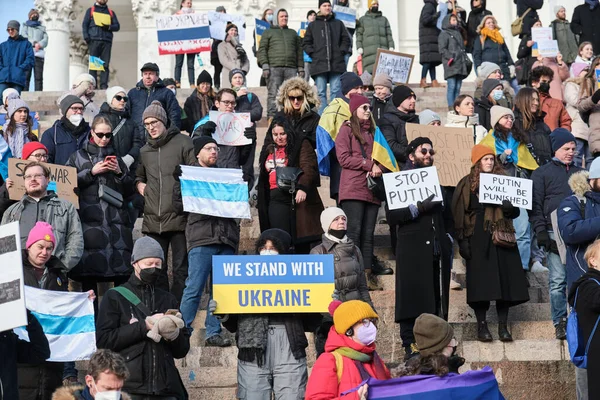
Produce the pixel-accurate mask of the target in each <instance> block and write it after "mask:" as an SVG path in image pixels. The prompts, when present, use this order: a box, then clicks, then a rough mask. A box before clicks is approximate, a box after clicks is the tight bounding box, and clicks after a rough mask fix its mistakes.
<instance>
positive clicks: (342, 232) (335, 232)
mask: <svg viewBox="0 0 600 400" xmlns="http://www.w3.org/2000/svg"><path fill="white" fill-rule="evenodd" d="M347 231H348V230H347V229H330V230H329V231H328V232H327V233H329V234H330V235H331V236H333V237H336V238H338V239H340V240H342V239H343V238H344V236H346V232H347Z"/></svg>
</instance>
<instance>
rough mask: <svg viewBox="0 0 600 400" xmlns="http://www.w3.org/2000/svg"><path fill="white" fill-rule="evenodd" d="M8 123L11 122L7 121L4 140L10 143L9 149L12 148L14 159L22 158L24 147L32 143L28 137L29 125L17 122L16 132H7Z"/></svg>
mask: <svg viewBox="0 0 600 400" xmlns="http://www.w3.org/2000/svg"><path fill="white" fill-rule="evenodd" d="M8 123H9V121H6V123H5V124H4V132H5V133H4V138H5V139H6V142H7V143H8V147H10V152H11V153H12V155H13V157H15V158H21V155H22V154H23V146H24V145H25V143H27V142H30V140H29V138H28V137H27V135H28V133H29V130H28V129H27V123H26V122H17V123H16V124H15V130H14V132H8V131H7V127H8Z"/></svg>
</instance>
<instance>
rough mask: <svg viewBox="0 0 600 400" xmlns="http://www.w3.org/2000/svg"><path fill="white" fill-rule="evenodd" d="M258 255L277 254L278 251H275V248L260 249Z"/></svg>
mask: <svg viewBox="0 0 600 400" xmlns="http://www.w3.org/2000/svg"><path fill="white" fill-rule="evenodd" d="M260 255H261V256H278V255H279V253H278V252H277V250H266V249H265V250H261V251H260Z"/></svg>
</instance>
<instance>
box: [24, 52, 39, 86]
mask: <svg viewBox="0 0 600 400" xmlns="http://www.w3.org/2000/svg"><path fill="white" fill-rule="evenodd" d="M34 58H35V67H33V71H32V70H28V71H27V72H25V88H23V91H24V92H28V91H29V83H30V82H31V74H32V72H33V75H34V82H33V84H34V90H35V91H36V92H41V91H42V90H44V59H43V58H41V57H34Z"/></svg>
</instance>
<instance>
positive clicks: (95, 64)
mask: <svg viewBox="0 0 600 400" xmlns="http://www.w3.org/2000/svg"><path fill="white" fill-rule="evenodd" d="M89 69H90V71H104V61H102V60H101V59H100V58H98V57H94V56H90V67H89Z"/></svg>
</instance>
